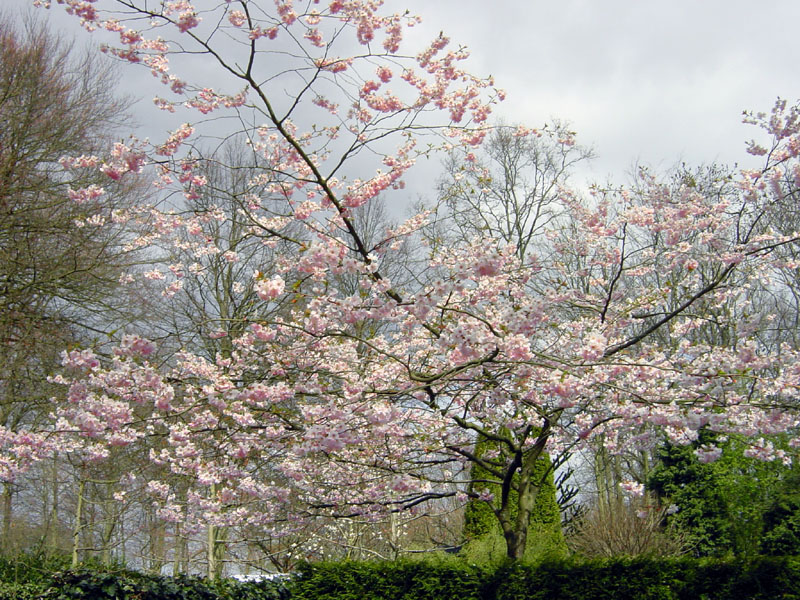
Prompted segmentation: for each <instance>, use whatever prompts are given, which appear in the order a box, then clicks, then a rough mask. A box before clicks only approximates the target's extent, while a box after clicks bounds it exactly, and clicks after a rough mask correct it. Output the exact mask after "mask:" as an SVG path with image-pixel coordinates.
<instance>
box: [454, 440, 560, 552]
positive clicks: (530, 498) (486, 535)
mask: <svg viewBox="0 0 800 600" xmlns="http://www.w3.org/2000/svg"><path fill="white" fill-rule="evenodd" d="M501 437H503V438H507V439H506V440H505V441H502V440H499V439H496V438H501ZM527 437H528V439H531V438H533V439H536V442H535V443H534V445H533V446H529V447H528V448H526V449H523V448H520V446H522V444H519V445H517V444H518V442H515V440H514V439H513V438H512V437H511V435H510V433H509V432H502V433H501V435H500V436H495V439H490V438H487V437H481V438H479V439H478V442H477V443H476V446H475V457H476V459H477V460H476V461H475V462H474V463H473V467H472V470H471V483H470V486H469V492H470V493H471V495H472V496H473V498H472V499H471V500H470V501H469V502H468V504H467V507H466V510H465V513H464V537H465V538H466V539H467V544H470V543H479V542H480V540H490V539H491V538H492V536H494V537H499V538H502V540H503V541H504V543H505V556H506V557H507V558H510V559H511V560H519V559H521V558H522V557H523V556H525V554H526V552H534V553H539V552H545V551H546V552H552V551H556V552H558V551H560V550H562V549H564V548H565V545H564V538H563V535H562V532H561V513H560V510H559V507H558V502H557V501H556V488H555V483H554V481H553V466H552V463H551V461H550V457H549V456H548V455H547V453H546V452H545V450H544V445H545V441H546V437H545V436H544V435H542V432H541V430H540V429H537V428H531V431H530V433H529V434H528V436H527ZM512 449H513V452H512ZM475 496H484V498H483V499H481V498H476V497H475ZM490 497H491V499H489V498H490ZM531 536H533V537H531ZM484 545H487V546H490V545H491V544H484ZM495 557H496V558H498V556H495Z"/></svg>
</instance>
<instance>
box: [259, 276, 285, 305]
mask: <svg viewBox="0 0 800 600" xmlns="http://www.w3.org/2000/svg"><path fill="white" fill-rule="evenodd" d="M285 286H286V284H285V283H284V281H283V279H282V278H281V277H280V276H278V275H275V276H274V277H272V279H262V280H258V281H257V282H256V284H255V286H254V289H255V291H256V294H258V297H259V298H261V299H262V300H266V301H269V300H274V299H275V298H277V297H278V296H280V295H281V294H282V293H283V290H284V288H285Z"/></svg>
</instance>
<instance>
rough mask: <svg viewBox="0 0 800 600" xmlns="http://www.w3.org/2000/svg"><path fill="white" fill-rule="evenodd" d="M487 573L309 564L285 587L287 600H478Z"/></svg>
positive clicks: (446, 567)
mask: <svg viewBox="0 0 800 600" xmlns="http://www.w3.org/2000/svg"><path fill="white" fill-rule="evenodd" d="M489 576H490V573H489V572H487V571H484V570H483V569H481V568H480V567H476V566H469V565H465V564H459V563H457V562H455V561H452V562H446V563H435V562H426V561H419V562H407V561H397V562H379V563H358V562H341V563H315V564H305V565H301V567H300V569H299V571H298V573H297V576H296V577H295V578H294V579H293V580H292V581H291V582H290V583H289V588H290V591H291V599H292V600H365V599H369V600H447V599H448V598H456V599H458V600H482V598H483V587H484V585H483V582H484V581H486V580H487V579H488V577H489Z"/></svg>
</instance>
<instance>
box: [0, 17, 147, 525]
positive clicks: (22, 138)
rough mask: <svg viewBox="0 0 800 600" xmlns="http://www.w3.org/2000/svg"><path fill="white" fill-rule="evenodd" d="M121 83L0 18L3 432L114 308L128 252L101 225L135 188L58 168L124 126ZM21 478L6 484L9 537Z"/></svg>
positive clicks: (27, 25) (39, 398)
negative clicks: (64, 356) (66, 354)
mask: <svg viewBox="0 0 800 600" xmlns="http://www.w3.org/2000/svg"><path fill="white" fill-rule="evenodd" d="M114 83H115V77H114V76H113V74H112V71H111V69H110V67H109V65H108V64H106V63H105V62H103V61H102V60H101V59H98V58H96V57H95V56H94V55H90V54H88V53H87V54H85V55H83V54H81V53H80V52H78V51H77V50H76V49H75V48H74V47H73V46H72V44H70V43H68V42H66V41H65V40H64V39H62V38H61V37H59V36H57V35H54V34H52V33H50V32H48V31H47V30H46V29H45V27H44V26H43V25H42V24H41V23H39V22H37V21H35V20H33V19H32V18H24V19H22V20H19V19H15V18H14V17H13V16H10V15H8V14H7V15H4V16H3V15H0V427H5V428H7V429H10V430H17V429H19V428H20V427H27V426H30V425H31V424H32V423H33V421H35V420H36V419H37V418H38V416H39V415H41V414H46V412H48V411H49V408H48V400H49V398H50V397H51V396H52V395H53V393H54V389H53V388H52V387H51V386H50V385H48V384H47V381H46V377H47V375H48V374H50V373H51V372H52V371H53V369H54V367H55V366H56V365H57V364H58V360H59V353H60V351H61V349H63V348H65V347H67V346H69V345H72V344H75V343H77V342H78V341H79V340H80V339H86V337H87V336H95V335H96V334H98V333H100V332H102V331H103V330H106V331H107V330H108V329H106V327H105V325H104V324H108V323H109V322H110V318H109V311H110V310H111V309H112V308H113V307H115V306H117V304H118V302H117V301H118V299H115V298H114V294H115V292H116V291H117V290H118V283H117V281H118V278H119V275H120V272H121V270H120V268H121V266H122V265H123V264H125V263H127V262H129V260H130V259H131V257H130V255H129V254H128V253H127V252H125V251H124V250H123V248H122V245H123V244H122V241H123V240H122V236H123V235H124V234H123V232H122V231H121V230H120V229H115V228H114V227H111V228H109V227H100V225H101V224H103V223H107V222H110V221H112V219H113V211H115V210H120V209H124V207H125V205H126V203H127V202H129V201H130V198H131V191H132V190H133V189H135V188H136V187H137V186H136V184H135V183H131V182H126V183H125V184H124V185H122V184H115V183H114V182H111V184H110V185H109V184H108V183H106V187H105V189H103V188H101V187H100V186H99V178H98V176H97V174H96V173H91V174H90V172H89V170H88V169H87V170H85V172H83V173H81V172H80V171H78V172H76V173H73V174H72V175H71V176H68V175H66V174H65V172H64V170H63V169H62V167H61V165H60V164H59V160H60V159H61V157H63V156H65V155H80V154H86V153H91V151H92V149H93V148H99V147H100V146H101V144H103V143H105V142H108V140H109V139H110V137H111V136H112V135H113V132H114V130H115V129H116V127H117V126H118V125H120V124H121V122H122V121H123V119H124V117H125V116H126V112H125V110H126V101H125V100H124V99H121V98H118V97H116V96H115V95H114V92H113V90H114ZM93 184H95V185H94V187H92V185H93ZM80 188H88V189H90V190H92V194H88V195H79V194H76V192H74V191H73V190H75V189H80ZM101 199H102V203H101ZM15 485H18V484H11V483H5V484H4V486H3V501H2V502H3V503H2V518H3V533H4V535H3V536H2V537H3V539H6V540H8V539H9V536H8V533H9V528H10V527H11V522H12V508H13V504H12V497H13V495H14V492H15V490H16V489H17V488H16V487H15ZM53 485H55V483H53Z"/></svg>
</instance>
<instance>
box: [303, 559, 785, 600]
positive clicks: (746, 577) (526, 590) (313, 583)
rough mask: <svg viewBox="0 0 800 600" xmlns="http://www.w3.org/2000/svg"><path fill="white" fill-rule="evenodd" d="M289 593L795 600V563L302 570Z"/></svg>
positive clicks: (376, 598)
mask: <svg viewBox="0 0 800 600" xmlns="http://www.w3.org/2000/svg"><path fill="white" fill-rule="evenodd" d="M289 587H290V589H291V592H292V595H291V598H292V600H361V599H369V600H389V599H392V600H395V599H398V600H428V599H430V600H433V599H435V600H551V599H554V600H556V599H557V600H626V599H631V600H766V599H770V600H772V599H784V600H800V560H798V559H794V558H786V557H781V558H769V557H761V558H758V559H755V560H746V559H730V560H708V559H701V560H698V559H668V560H658V559H646V558H618V559H602V560H591V561H581V560H576V559H574V558H573V559H560V560H549V561H545V562H541V563H539V564H537V565H526V564H523V563H520V562H516V563H505V564H503V565H501V566H499V567H498V568H496V569H482V568H479V567H475V566H467V565H463V564H462V565H460V566H459V565H455V564H453V563H450V564H444V563H436V562H435V563H427V562H417V563H408V562H386V563H348V562H345V563H325V564H314V565H308V564H306V565H303V566H302V567H301V569H300V572H299V574H298V576H297V577H296V578H295V579H294V580H293V581H291V582H290V583H289Z"/></svg>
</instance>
